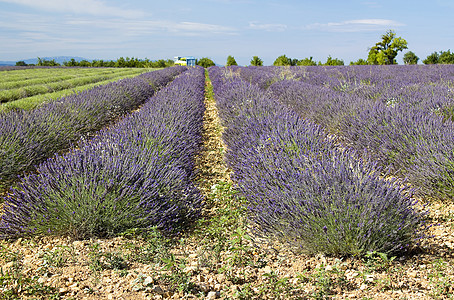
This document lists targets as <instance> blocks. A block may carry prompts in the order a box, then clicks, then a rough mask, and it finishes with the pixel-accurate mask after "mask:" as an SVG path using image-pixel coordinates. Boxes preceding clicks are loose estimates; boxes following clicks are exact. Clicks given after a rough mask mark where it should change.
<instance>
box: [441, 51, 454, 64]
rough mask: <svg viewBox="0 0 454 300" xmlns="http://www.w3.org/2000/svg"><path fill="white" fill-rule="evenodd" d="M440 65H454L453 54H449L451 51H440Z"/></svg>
mask: <svg viewBox="0 0 454 300" xmlns="http://www.w3.org/2000/svg"><path fill="white" fill-rule="evenodd" d="M439 63H440V64H454V52H453V53H451V50H448V51H440V59H439Z"/></svg>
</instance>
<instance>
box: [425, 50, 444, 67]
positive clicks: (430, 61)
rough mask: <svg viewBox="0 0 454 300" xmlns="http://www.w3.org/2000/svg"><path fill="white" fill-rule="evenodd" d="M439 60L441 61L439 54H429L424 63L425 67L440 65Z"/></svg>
mask: <svg viewBox="0 0 454 300" xmlns="http://www.w3.org/2000/svg"><path fill="white" fill-rule="evenodd" d="M439 60H440V55H439V54H438V52H434V53H431V54H429V55H428V56H427V57H426V59H424V60H423V61H422V62H423V63H424V64H425V65H434V64H438V62H439Z"/></svg>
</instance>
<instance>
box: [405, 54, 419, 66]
mask: <svg viewBox="0 0 454 300" xmlns="http://www.w3.org/2000/svg"><path fill="white" fill-rule="evenodd" d="M418 60H419V57H417V56H416V54H415V53H413V52H411V51H408V52H407V53H405V54H404V63H405V64H406V65H416V64H417V63H418Z"/></svg>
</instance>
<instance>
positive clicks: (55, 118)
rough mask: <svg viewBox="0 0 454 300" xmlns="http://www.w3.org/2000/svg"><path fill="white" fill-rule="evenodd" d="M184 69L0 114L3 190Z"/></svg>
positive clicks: (0, 186) (130, 80) (131, 80)
mask: <svg viewBox="0 0 454 300" xmlns="http://www.w3.org/2000/svg"><path fill="white" fill-rule="evenodd" d="M183 70H186V68H184V67H182V68H181V69H180V68H176V69H173V70H171V69H165V70H162V71H155V72H151V73H149V74H143V75H140V76H138V77H136V78H128V79H123V80H119V81H117V82H113V83H109V84H106V85H103V86H97V87H95V88H93V89H91V90H87V91H83V92H80V93H78V94H73V95H70V96H67V97H64V98H61V99H58V100H55V101H52V102H50V103H47V104H45V105H42V106H40V107H38V108H36V109H34V110H31V111H23V110H13V111H8V112H5V113H0V189H2V188H5V187H6V186H7V185H9V184H11V183H12V182H13V181H14V180H15V179H16V177H17V175H18V174H20V173H23V172H28V171H31V170H33V167H34V165H36V164H38V163H40V162H42V161H43V160H44V159H46V158H48V157H51V156H52V155H53V154H54V153H58V152H60V151H63V150H65V149H68V148H69V147H70V145H71V143H75V142H77V141H78V140H79V139H80V138H81V137H83V136H85V137H86V136H87V135H89V134H91V133H92V132H94V131H96V130H99V129H101V128H102V127H104V126H106V125H107V124H109V123H110V122H112V121H114V120H115V119H117V118H119V117H120V116H122V115H124V114H125V113H127V112H129V111H131V110H132V109H135V108H137V107H138V106H139V105H141V104H143V103H144V102H145V101H146V100H148V99H149V98H150V97H151V96H152V95H153V93H154V92H155V90H156V89H157V88H159V87H161V86H163V85H164V84H165V83H167V82H169V81H170V80H172V79H173V78H174V77H175V76H176V75H177V74H178V73H180V72H182V71H183Z"/></svg>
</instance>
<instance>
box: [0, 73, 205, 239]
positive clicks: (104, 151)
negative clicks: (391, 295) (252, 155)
mask: <svg viewBox="0 0 454 300" xmlns="http://www.w3.org/2000/svg"><path fill="white" fill-rule="evenodd" d="M204 82H205V77H204V71H203V69H202V68H194V69H191V70H189V71H187V72H186V73H184V74H183V75H181V76H179V77H177V78H176V79H175V80H174V81H173V82H172V83H171V84H170V85H168V86H167V87H166V88H165V89H162V90H161V91H160V92H158V93H157V94H156V95H155V96H154V97H152V98H151V99H150V100H149V101H147V103H146V104H145V105H144V106H143V107H142V108H141V110H140V111H139V112H137V113H132V114H130V115H128V116H127V117H125V119H123V120H122V121H121V122H120V123H118V124H117V125H115V126H112V127H111V128H109V129H105V130H101V131H100V132H99V133H98V135H97V136H96V137H95V138H93V139H92V140H90V141H87V142H84V143H83V144H81V145H80V148H78V149H73V150H72V151H70V152H69V153H67V154H65V155H56V156H55V157H53V158H51V159H48V160H46V161H45V162H43V163H42V164H40V165H39V166H38V173H37V174H32V175H29V176H25V177H23V178H22V179H21V182H20V184H19V187H18V188H17V189H14V190H12V191H11V193H10V195H9V196H8V197H6V198H5V199H4V200H5V203H4V208H3V210H4V214H3V215H2V216H1V219H0V236H1V237H3V238H6V237H14V236H22V235H35V234H69V235H72V236H74V237H76V238H86V237H91V236H98V237H99V236H101V237H102V236H111V235H114V234H117V233H119V232H122V231H124V230H127V229H128V228H139V229H140V228H143V229H146V228H150V227H152V226H153V227H154V226H157V227H158V228H161V229H163V230H175V229H178V228H181V226H184V225H185V224H186V223H187V222H188V221H190V220H192V219H194V218H196V217H197V216H198V215H199V214H200V209H201V206H202V197H201V194H200V193H199V191H198V190H197V188H196V187H195V186H194V184H193V182H192V179H193V172H194V171H193V170H194V166H193V161H194V155H195V154H196V153H197V152H198V151H199V148H200V145H201V131H202V119H203V113H204V104H203V99H204Z"/></svg>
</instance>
